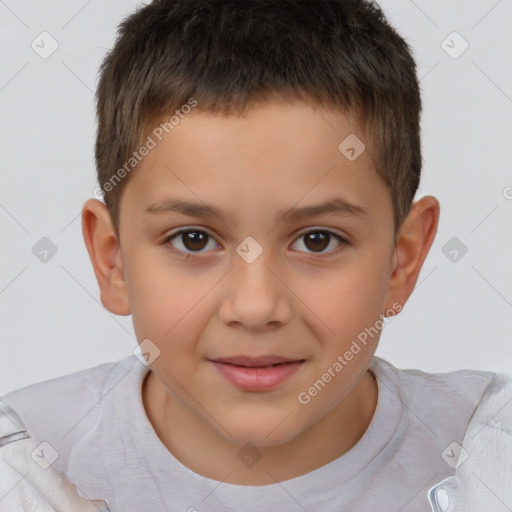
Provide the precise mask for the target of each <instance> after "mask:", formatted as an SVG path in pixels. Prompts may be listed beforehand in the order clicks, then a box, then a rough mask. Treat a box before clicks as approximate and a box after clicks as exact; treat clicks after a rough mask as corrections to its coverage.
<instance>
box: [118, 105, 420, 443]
mask: <svg viewBox="0 0 512 512" xmlns="http://www.w3.org/2000/svg"><path fill="white" fill-rule="evenodd" d="M350 134H356V135H358V136H359V138H360V139H362V141H363V142H365V141H364V138H363V136H362V135H361V134H360V132H359V131H358V129H357V128H356V127H355V126H353V125H351V124H350V122H349V120H348V119H347V118H345V117H343V116H341V115H340V114H337V113H336V114H335V113H334V112H329V111H324V110H314V109H313V108H311V107H309V106H306V105H305V104H301V103H296V104H293V105H291V104H290V105H283V104H279V103H277V102H276V103H274V102H270V103H265V104H261V105H259V106H257V107H255V108H253V109H252V110H251V111H250V113H249V115H248V116H247V117H246V118H239V117H221V116H218V117H216V116H212V115H210V114H206V113H202V112H199V111H198V112H193V113H192V114H191V115H189V116H188V117H187V118H185V119H184V120H182V121H181V122H180V124H179V125H178V126H176V127H175V128H174V130H172V131H171V132H170V133H169V134H168V135H167V136H165V138H164V139H163V140H162V141H161V142H158V141H157V142H158V143H157V146H156V147H155V148H154V149H152V150H151V151H150V153H149V155H148V156H147V157H146V158H145V159H144V160H143V161H142V162H141V164H140V167H139V168H138V169H137V170H136V171H134V175H133V176H132V177H131V178H130V182H129V183H128V184H127V186H126V189H125V190H124V192H123V196H122V201H121V215H120V238H121V251H120V252H119V253H118V254H117V258H118V264H119V267H120V268H121V269H122V272H121V274H122V275H123V279H125V283H126V295H127V300H128V301H129V308H130V311H131V313H132V315H133V322H134V328H135V332H136V335H137V339H138V340H139V342H141V341H142V340H145V339H149V340H151V342H152V343H153V344H154V345H156V347H158V349H159V350H160V355H159V356H158V357H157V358H156V359H155V360H154V362H153V363H152V366H151V368H152V370H153V373H154V376H155V377H156V380H157V381H158V383H159V385H160V386H161V388H162V389H165V391H166V392H167V394H168V400H170V401H171V402H173V403H174V406H175V410H178V408H179V409H180V410H181V411H184V412H185V411H186V413H187V414H189V415H190V417H191V418H194V421H197V420H200V421H201V422H203V424H204V425H206V426H208V427H209V428H210V429H212V430H213V431H215V432H216V433H217V434H218V435H220V436H222V437H223V438H225V439H226V440H228V441H230V442H235V443H239V444H243V443H246V442H252V443H255V444H260V445H263V446H264V445H278V444H281V443H284V442H286V441H289V440H291V439H293V438H295V437H296V436H298V435H299V434H301V433H302V432H304V431H305V430H306V429H307V428H308V427H309V426H311V425H313V424H314V423H315V422H318V421H320V420H321V419H322V418H324V417H326V415H327V413H328V412H329V411H331V410H333V411H334V410H338V411H341V410H342V408H343V407H344V406H345V407H349V406H348V404H349V403H350V404H351V405H350V407H351V408H352V407H353V406H354V404H358V405H357V407H364V406H365V405H364V404H365V401H368V400H370V397H367V396H366V395H365V393H364V390H365V389H366V390H368V376H369V374H368V372H367V367H368V365H369V362H370V360H371V358H372V356H373V354H374V352H375V349H376V347H377V342H378V338H379V334H380V332H379V333H378V334H375V331H376V329H375V327H377V329H378V328H379V327H382V316H383V315H387V316H390V311H391V310H392V309H393V308H394V309H395V311H396V312H398V311H399V309H400V308H401V305H402V304H403V302H404V301H405V300H406V298H407V297H405V296H404V294H405V295H408V294H407V293H406V291H404V290H405V288H400V287H399V286H398V285H397V286H395V285H394V284H393V283H394V282H395V280H394V277H393V275H394V270H395V269H396V266H397V263H398V258H397V256H396V254H397V253H396V251H395V245H394V236H393V234H394V232H393V210H392V203H391V197H390V192H389V190H388V188H387V187H386V186H385V185H384V184H383V182H382V181H381V179H380V178H379V177H378V176H377V174H376V173H375V171H374V169H373V167H372V162H371V159H370V154H369V150H366V151H363V152H362V154H360V156H359V157H358V158H356V159H355V160H354V161H350V160H349V159H348V158H347V157H346V156H345V154H348V155H350V156H352V155H351V151H350V149H349V151H348V153H345V154H344V153H342V152H340V150H339V149H338V147H339V145H340V143H342V142H343V141H344V140H345V139H346V138H347V136H349V135H350ZM349 140H350V139H349ZM176 201H187V202H190V203H195V204H197V205H198V207H197V209H196V210H195V212H196V213H197V216H196V215H193V213H194V209H191V211H189V212H188V213H187V214H185V213H184V212H181V213H179V212H177V211H173V210H171V209H166V207H167V206H169V205H170V203H173V202H176ZM335 201H339V202H340V203H341V202H346V203H351V204H353V205H358V208H359V209H360V210H361V211H349V210H340V211H337V212H333V211H331V212H326V213H322V214H320V215H313V214H312V213H311V212H310V213H309V214H306V215H304V216H296V215H295V214H296V213H298V212H299V211H301V209H303V208H310V207H313V206H320V205H326V204H327V203H329V202H335ZM207 205H208V206H211V207H212V208H213V209H215V212H216V213H215V214H211V215H210V214H205V213H204V211H205V209H206V206H207ZM185 229H186V230H188V234H187V233H184V234H182V235H179V234H178V235H177V236H176V237H174V239H172V240H169V237H170V236H171V235H173V234H175V233H176V232H178V231H179V230H185ZM327 232H328V233H327ZM329 233H330V235H329ZM335 235H339V236H340V237H341V238H342V239H343V240H344V241H342V242H340V241H338V240H337V239H336V237H335ZM426 250H427V252H428V248H427V249H426ZM260 251H261V253H260ZM425 256H426V253H425ZM421 263H422V262H420V264H419V266H420V267H421ZM418 272H419V269H418ZM416 277H417V275H416ZM409 293H410V291H409ZM397 302H398V303H399V306H398V308H397ZM391 314H392V313H391ZM365 329H367V331H365ZM364 332H366V339H365V342H363V341H361V340H362V339H364V338H365V336H364V335H363V334H362V333H364ZM368 332H371V333H372V335H368ZM354 341H355V344H354ZM146 343H147V342H146ZM151 346H152V345H150V347H151ZM151 350H154V349H151ZM151 350H150V352H151ZM347 352H349V353H351V354H352V357H351V356H350V355H348V356H347V355H346V354H347ZM241 356H245V357H247V358H252V359H255V358H262V357H271V356H277V357H280V358H285V359H287V360H291V361H293V362H294V363H289V364H286V365H283V366H280V367H275V368H273V369H269V368H259V369H257V368H255V367H254V366H262V362H261V361H260V362H258V361H254V360H253V361H245V362H243V361H242V362H241V361H238V363H239V364H243V365H245V366H251V365H252V366H253V368H252V369H250V368H247V367H246V368H240V367H238V366H236V365H232V364H227V363H226V362H224V363H222V362H221V361H222V360H224V361H225V360H226V359H227V358H234V357H241ZM340 358H341V359H340ZM341 361H343V362H341ZM336 363H338V364H336ZM326 373H328V374H329V375H330V378H329V377H325V374H326ZM322 376H324V377H322ZM319 380H320V381H322V382H320V384H319V383H318V381H319ZM363 382H365V385H364V386H363ZM315 383H316V388H315ZM312 387H313V388H314V389H313V390H312ZM315 389H316V392H315ZM349 396H350V397H351V398H350V399H348V397H349ZM345 397H347V400H343V399H344V398H345ZM344 404H345V405H344ZM343 414H344V415H345V417H346V419H347V421H349V419H350V418H351V415H352V414H357V411H354V410H349V409H347V410H346V411H344V413H343Z"/></svg>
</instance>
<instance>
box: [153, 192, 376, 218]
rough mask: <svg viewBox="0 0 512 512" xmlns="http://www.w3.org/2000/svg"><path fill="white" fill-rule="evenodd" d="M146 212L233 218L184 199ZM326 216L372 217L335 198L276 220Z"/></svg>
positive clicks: (285, 213)
mask: <svg viewBox="0 0 512 512" xmlns="http://www.w3.org/2000/svg"><path fill="white" fill-rule="evenodd" d="M146 212H147V213H153V214H154V213H167V212H176V213H180V214H182V215H187V216H189V217H196V218H211V217H218V218H219V219H226V218H228V219H231V218H232V217H233V214H232V212H227V213H225V212H223V211H222V210H221V209H219V208H216V207H214V206H210V205H207V204H204V203H194V202H192V201H187V200H183V199H166V200H163V201H160V202H158V203H155V204H152V205H150V206H148V208H146ZM326 214H331V215H340V216H353V217H358V218H362V219H366V220H368V218H369V217H370V212H369V210H368V209H367V208H365V207H364V206H362V205H358V204H354V203H351V202H349V201H348V200H346V199H344V198H333V199H330V200H329V201H327V202H325V203H322V204H316V205H311V206H303V207H301V208H293V207H292V208H287V209H282V210H280V211H279V212H277V214H276V219H275V220H276V222H278V221H280V220H281V219H283V218H284V217H287V219H288V221H298V220H304V219H308V218H311V217H318V216H320V215H326Z"/></svg>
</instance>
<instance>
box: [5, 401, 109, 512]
mask: <svg viewBox="0 0 512 512" xmlns="http://www.w3.org/2000/svg"><path fill="white" fill-rule="evenodd" d="M51 457H52V454H51V453H45V447H44V446H42V447H39V448H37V447H36V445H35V443H34V441H33V439H32V438H31V437H30V435H29V433H28V432H27V430H26V428H25V426H24V424H23V422H22V421H21V418H20V417H19V416H18V415H17V414H16V412H15V411H14V410H13V409H12V408H11V407H10V406H8V405H7V404H5V403H3V402H0V496H1V497H2V498H1V499H0V512H39V511H41V510H45V511H57V510H66V511H69V512H79V511H83V512H88V511H90V512H93V511H96V510H100V511H107V510H108V509H107V507H106V506H105V504H104V503H102V502H90V501H88V500H85V499H83V498H81V497H80V496H79V495H78V493H77V491H76V489H75V488H74V486H73V485H72V484H71V483H70V482H69V481H68V480H66V479H65V478H64V477H63V475H62V474H60V473H59V472H57V471H56V470H55V469H54V468H52V467H51V464H50V462H51Z"/></svg>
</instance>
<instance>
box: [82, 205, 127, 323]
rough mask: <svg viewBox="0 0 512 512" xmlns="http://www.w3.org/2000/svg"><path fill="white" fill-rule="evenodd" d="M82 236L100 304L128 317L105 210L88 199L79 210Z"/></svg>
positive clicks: (118, 253)
mask: <svg viewBox="0 0 512 512" xmlns="http://www.w3.org/2000/svg"><path fill="white" fill-rule="evenodd" d="M82 233H83V236H84V242H85V245H86V247H87V252H88V253H89V257H90V258H91V263H92V266H93V270H94V274H95V275H96V280H97V281H98V285H99V287H100V298H101V303H102V304H103V305H104V306H105V307H106V308H107V309H108V310H109V311H110V312H111V313H114V314H116V315H129V314H130V304H129V301H128V292H127V288H126V281H125V277H124V272H123V268H122V257H121V249H120V246H119V242H118V240H117V237H116V234H115V230H114V226H113V223H112V219H111V216H110V213H109V211H108V209H107V207H106V206H105V205H104V204H103V203H102V202H100V201H97V200H96V199H89V200H88V201H87V202H86V203H85V204H84V206H83V208H82Z"/></svg>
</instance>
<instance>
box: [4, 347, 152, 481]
mask: <svg viewBox="0 0 512 512" xmlns="http://www.w3.org/2000/svg"><path fill="white" fill-rule="evenodd" d="M143 371H144V367H143V365H142V364H141V363H140V362H139V361H138V360H137V358H136V357H135V356H129V357H126V358H124V359H122V360H120V361H117V362H114V363H106V364H102V365H99V366H96V367H93V368H89V369H86V370H82V371H79V372H75V373H72V374H69V375H64V376H62V377H57V378H54V379H50V380H47V381H44V382H40V383H37V384H32V385H30V386H27V387H24V388H21V389H18V390H16V391H13V392H11V393H7V394H5V395H3V396H0V402H3V403H4V404H5V405H6V406H9V407H10V408H11V409H12V410H13V411H15V413H16V415H17V417H18V418H19V420H20V421H21V422H22V423H23V425H24V426H25V429H26V431H27V432H28V434H29V435H30V437H31V438H32V439H33V441H34V442H35V443H36V445H39V444H40V443H42V442H46V443H48V444H49V445H50V446H51V447H54V449H55V450H56V451H57V452H58V454H59V457H58V458H57V459H56V461H55V463H54V464H53V467H54V468H56V469H57V470H59V471H62V472H65V473H66V470H67V464H68V459H69V455H70V453H71V451H72V450H73V448H74V447H75V446H76V444H77V443H78V442H80V440H81V439H83V438H84V437H86V436H87V435H88V434H89V433H90V432H91V431H92V430H93V428H94V426H95V425H96V424H97V423H98V422H99V421H100V418H101V413H102V405H103V404H104V403H105V400H104V398H105V397H106V396H107V395H109V393H110V392H111V390H112V389H113V388H115V387H117V388H118V389H120V388H122V387H123V380H124V382H125V384H126V381H127V380H128V379H124V378H125V377H126V376H127V375H129V374H132V377H133V378H139V377H140V374H141V373H142V372H143Z"/></svg>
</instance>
